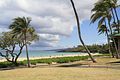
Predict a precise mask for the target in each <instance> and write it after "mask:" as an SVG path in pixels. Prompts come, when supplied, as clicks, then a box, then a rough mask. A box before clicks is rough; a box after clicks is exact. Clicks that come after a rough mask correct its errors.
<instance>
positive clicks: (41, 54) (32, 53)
mask: <svg viewBox="0 0 120 80" xmlns="http://www.w3.org/2000/svg"><path fill="white" fill-rule="evenodd" d="M16 52H17V51H16ZM80 54H81V53H80V52H57V51H29V57H50V56H63V55H80ZM20 57H21V58H26V52H25V51H23V52H22V54H21V55H20ZM0 58H2V57H1V56H0Z"/></svg>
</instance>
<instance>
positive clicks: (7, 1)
mask: <svg viewBox="0 0 120 80" xmlns="http://www.w3.org/2000/svg"><path fill="white" fill-rule="evenodd" d="M74 1H75V4H76V7H77V10H78V13H79V17H80V20H81V21H82V20H85V19H89V16H90V14H91V8H92V7H93V4H94V3H95V2H96V1H97V0H74ZM18 16H21V17H22V16H26V17H31V18H32V22H31V24H32V25H33V26H34V27H35V29H36V30H37V32H38V33H39V34H40V36H41V37H40V38H41V39H40V41H39V42H38V43H37V45H41V46H44V45H46V46H47V45H48V46H51V45H55V44H57V42H58V41H59V40H60V38H59V36H60V35H62V36H68V35H70V34H71V32H72V31H73V28H74V26H75V24H76V22H75V18H74V13H73V10H72V7H71V3H70V0H0V31H5V30H7V28H8V26H9V24H10V23H11V22H12V21H11V20H12V19H13V18H15V17H18ZM3 28H4V29H3Z"/></svg>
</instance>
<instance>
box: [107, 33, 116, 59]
mask: <svg viewBox="0 0 120 80" xmlns="http://www.w3.org/2000/svg"><path fill="white" fill-rule="evenodd" d="M106 34H107V41H108V46H109V53H110V54H111V56H112V58H114V54H113V53H112V50H111V45H110V39H109V34H108V31H106Z"/></svg>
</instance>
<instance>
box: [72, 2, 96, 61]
mask: <svg viewBox="0 0 120 80" xmlns="http://www.w3.org/2000/svg"><path fill="white" fill-rule="evenodd" d="M70 1H71V4H72V7H73V10H74V13H75V16H76V20H77V27H78V35H79V40H80V42H81V43H82V45H83V47H84V48H85V50H86V51H87V53H88V54H89V56H90V58H91V60H92V61H93V62H94V63H95V62H96V61H95V60H94V58H93V57H92V55H91V53H90V51H89V49H88V48H87V47H86V45H85V44H84V41H83V40H82V37H81V31H80V23H79V17H78V14H77V11H76V8H75V5H74V2H73V0H70Z"/></svg>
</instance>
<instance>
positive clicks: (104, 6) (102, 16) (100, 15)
mask: <svg viewBox="0 0 120 80" xmlns="http://www.w3.org/2000/svg"><path fill="white" fill-rule="evenodd" d="M104 1H105V0H103V1H100V2H97V3H96V4H95V6H94V8H93V9H92V11H93V12H95V13H94V14H93V15H92V16H91V22H92V23H94V22H96V21H97V20H99V23H98V24H100V25H101V24H102V23H103V22H106V21H108V22H107V23H108V29H109V31H110V33H109V35H112V34H113V30H112V27H111V23H110V22H111V18H112V14H111V12H110V8H109V4H108V3H106V2H104ZM111 39H112V40H113V43H114V46H115V51H116V58H117V57H118V56H117V55H118V50H117V44H116V43H115V40H114V38H111Z"/></svg>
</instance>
